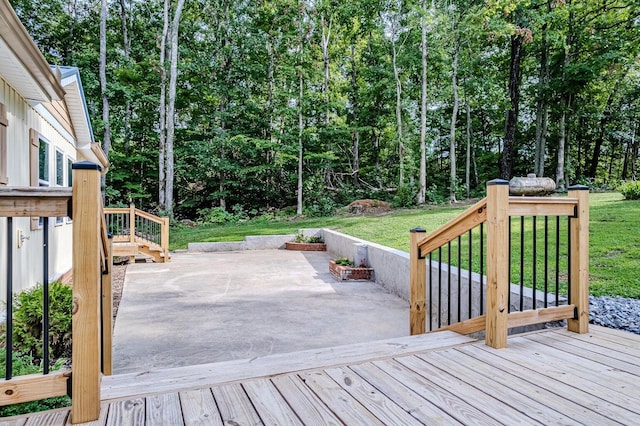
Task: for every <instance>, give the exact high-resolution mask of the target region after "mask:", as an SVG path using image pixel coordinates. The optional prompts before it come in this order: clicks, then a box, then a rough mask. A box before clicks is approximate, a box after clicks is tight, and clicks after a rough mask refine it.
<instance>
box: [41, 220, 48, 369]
mask: <svg viewBox="0 0 640 426" xmlns="http://www.w3.org/2000/svg"><path fill="white" fill-rule="evenodd" d="M42 367H43V369H44V370H43V374H49V218H48V217H43V218H42Z"/></svg>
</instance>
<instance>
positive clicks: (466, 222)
mask: <svg viewBox="0 0 640 426" xmlns="http://www.w3.org/2000/svg"><path fill="white" fill-rule="evenodd" d="M513 216H520V217H521V222H520V223H521V232H522V233H524V217H525V216H532V217H533V230H532V232H533V240H534V242H533V243H532V245H533V255H532V256H533V258H532V260H530V262H533V264H534V266H533V291H532V294H533V297H532V307H533V309H527V308H526V307H524V304H523V293H524V292H525V291H531V290H526V289H525V288H524V278H521V279H520V287H519V298H520V308H519V310H518V311H513V312H512V311H511V309H510V307H511V305H510V299H511V291H512V290H511V286H512V284H511V261H512V258H511V250H513V248H512V242H511V217H513ZM552 216H555V217H556V218H557V223H558V225H557V227H556V232H557V235H558V236H557V237H556V240H555V243H556V247H555V249H554V250H555V252H554V253H555V258H556V266H555V268H556V269H555V277H556V281H555V296H553V295H552V296H551V298H552V299H553V301H554V303H555V305H556V306H551V307H548V306H547V294H546V290H547V282H546V280H550V278H549V277H548V276H547V272H546V269H545V273H544V280H545V283H544V287H543V288H544V290H543V291H544V292H545V293H544V303H543V307H540V308H538V307H537V305H536V300H537V292H539V291H541V290H538V289H536V282H537V281H538V280H539V279H540V277H537V278H536V270H537V266H536V265H535V263H536V261H537V255H536V239H537V238H539V237H538V236H536V229H537V226H536V218H538V217H543V218H544V219H543V220H544V224H545V228H544V244H547V243H548V241H547V240H548V236H547V228H546V226H547V223H548V218H549V217H552ZM560 217H568V218H569V219H568V225H567V228H568V229H567V236H566V240H565V241H563V242H562V243H561V242H560V237H559V229H560V219H559V218H560ZM485 226H486V231H485V229H484V228H485ZM478 228H479V229H478ZM478 231H479V232H478ZM474 232H475V234H473V233H474ZM466 233H468V235H469V237H468V238H469V242H468V244H467V246H466V248H468V250H469V256H468V263H469V270H467V271H463V270H462V268H461V266H462V263H463V261H462V260H461V259H462V257H463V256H461V253H462V246H463V245H464V244H463V243H462V240H461V236H463V235H465V234H466ZM472 235H476V239H479V241H480V243H479V246H480V254H479V261H477V260H476V261H475V262H474V261H472V260H471V253H472V241H471V239H472ZM484 238H486V248H485V246H484ZM521 241H522V242H524V236H523V235H521ZM451 242H454V243H457V247H456V248H457V253H458V254H457V260H456V259H455V257H454V256H452V254H451V253H452V249H451ZM445 245H447V248H446V249H445V251H446V252H448V255H445V254H444V253H443V250H442V248H443V247H444V246H445ZM561 245H566V247H567V263H568V266H567V271H566V276H567V280H568V284H567V287H568V288H567V297H568V303H567V304H564V305H563V304H561V303H560V299H561V298H562V296H561V295H558V291H559V287H560V286H559V284H558V282H559V279H558V277H559V275H560V273H559V271H558V263H559V257H560V250H561V249H560V246H561ZM519 250H520V256H521V257H520V265H521V271H520V273H521V274H522V273H523V272H522V269H523V267H522V265H523V264H524V253H525V251H527V250H525V248H524V244H523V246H522V247H520V249H519ZM543 250H544V261H545V263H546V261H547V258H548V252H547V250H548V248H547V246H546V245H545V247H544V248H543ZM454 251H455V250H454ZM434 252H435V253H436V258H437V261H433V257H432V253H434ZM410 257H411V260H410V268H411V271H410V287H411V288H410V319H409V324H410V332H411V334H421V333H425V332H426V328H427V327H426V323H427V320H428V321H429V326H430V327H429V329H431V325H432V323H433V320H432V318H434V315H432V314H434V313H432V312H430V310H431V307H432V306H434V305H436V306H438V309H444V310H445V311H446V316H447V321H446V322H447V324H446V325H445V326H440V322H441V321H440V316H441V315H442V313H441V312H436V313H435V317H436V318H437V320H436V321H435V322H436V324H437V330H444V329H448V330H454V331H457V332H460V333H463V334H469V333H473V332H477V331H482V330H484V331H485V340H486V344H487V345H489V346H491V347H494V348H502V347H505V346H506V344H507V331H508V329H509V328H513V327H519V326H528V325H532V324H538V323H542V322H549V321H557V320H562V319H567V320H568V321H567V322H568V328H569V330H571V331H575V332H578V333H585V332H587V331H588V322H589V310H588V309H589V300H588V295H589V282H588V277H589V191H588V188H586V187H583V186H574V187H570V188H569V194H568V197H566V198H560V197H553V198H541V197H510V196H509V186H508V182H507V181H501V180H495V181H491V182H489V183H487V197H486V198H485V199H483V200H481V201H479V202H478V203H476V204H475V205H474V206H472V207H470V208H469V209H467V210H466V211H465V212H464V213H462V214H461V215H459V216H458V217H456V218H455V219H453V220H452V221H450V222H449V223H447V224H445V225H444V226H442V227H441V228H439V229H438V230H436V231H435V232H433V233H432V234H430V235H429V236H427V237H425V235H424V230H423V229H419V228H416V229H414V230H412V232H411V253H410ZM443 259H446V264H445V263H444V262H443ZM453 263H457V266H453ZM474 264H475V265H477V267H478V269H479V273H474V272H472V271H471V268H472V265H474ZM545 268H546V265H545ZM427 269H429V273H427ZM433 269H435V270H437V273H436V275H437V276H438V278H439V279H441V278H442V275H443V273H444V274H446V275H447V277H446V279H447V280H448V281H447V285H448V286H449V287H448V288H447V293H446V294H445V296H444V298H445V299H446V303H447V306H446V307H445V308H443V307H442V304H441V302H442V301H441V300H440V299H441V298H442V294H443V291H442V289H440V288H439V289H438V290H436V292H437V295H438V296H437V297H438V301H435V302H437V303H432V302H434V301H432V300H430V298H432V297H434V296H433V291H432V287H433V285H434V284H433V283H434V281H435V279H434V277H433V272H432V270H433ZM443 270H446V272H443ZM485 270H486V276H485V275H484V271H485ZM452 271H453V274H454V275H455V276H456V277H457V283H458V287H457V289H455V288H454V287H455V286H452V282H455V280H456V279H454V278H452ZM462 276H464V277H465V279H464V280H462V279H461V277H462ZM474 276H475V277H476V278H477V279H476V281H478V282H474V283H472V282H473V281H474V279H475V278H474ZM463 281H464V284H463ZM438 284H440V283H438ZM474 285H475V287H474ZM516 287H517V286H516ZM427 288H428V290H427ZM472 290H474V291H475V294H474V296H475V299H474V300H471V299H469V302H468V308H465V307H463V306H462V305H461V302H460V298H461V297H462V294H461V293H462V292H464V293H465V294H468V295H469V297H470V298H471V292H472ZM456 292H457V293H458V294H453V293H456ZM456 297H457V299H456V300H457V316H458V322H456V321H455V319H452V318H451V317H452V315H451V311H452V310H453V311H456V308H455V307H454V306H452V302H451V300H452V299H454V298H456ZM461 311H465V315H466V316H467V318H466V319H464V320H460V315H461V314H460V313H461Z"/></svg>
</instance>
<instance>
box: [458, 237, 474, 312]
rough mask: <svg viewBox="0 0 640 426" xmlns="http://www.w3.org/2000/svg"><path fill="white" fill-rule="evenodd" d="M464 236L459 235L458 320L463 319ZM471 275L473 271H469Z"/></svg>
mask: <svg viewBox="0 0 640 426" xmlns="http://www.w3.org/2000/svg"><path fill="white" fill-rule="evenodd" d="M461 266H462V237H461V236H458V322H460V321H461V315H460V308H461V306H462V293H461V291H462V268H461ZM469 276H471V271H469Z"/></svg>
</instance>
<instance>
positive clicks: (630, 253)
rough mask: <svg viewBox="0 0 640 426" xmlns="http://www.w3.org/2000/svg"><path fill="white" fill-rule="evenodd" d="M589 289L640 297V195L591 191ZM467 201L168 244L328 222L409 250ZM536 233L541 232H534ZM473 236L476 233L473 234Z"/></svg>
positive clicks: (255, 225) (181, 234)
mask: <svg viewBox="0 0 640 426" xmlns="http://www.w3.org/2000/svg"><path fill="white" fill-rule="evenodd" d="M589 199H590V220H591V222H590V230H589V238H590V241H589V243H590V244H589V250H590V271H589V273H590V276H591V280H590V291H591V294H593V295H596V296H599V295H610V296H616V295H619V296H623V297H633V298H640V278H639V277H640V262H638V261H637V259H638V258H640V247H638V245H637V241H636V240H637V239H636V238H635V234H634V233H632V232H629V229H637V228H640V215H639V214H638V212H639V211H640V200H630V201H624V200H623V197H622V195H620V194H619V193H597V194H590V196H589ZM467 207H468V205H462V204H460V205H454V206H450V205H448V204H447V205H443V206H429V207H428V208H426V209H425V208H421V209H412V210H401V211H391V212H389V213H388V214H386V215H383V216H380V215H375V216H343V217H339V216H333V217H324V218H306V219H297V220H292V219H291V217H289V218H279V219H277V220H270V221H254V220H250V221H248V222H245V223H238V224H235V225H229V226H216V227H213V226H209V227H202V228H198V229H188V228H184V229H174V228H172V230H171V247H172V249H176V248H184V247H186V245H187V243H188V242H192V241H240V240H242V239H243V238H244V237H245V236H246V235H277V234H293V233H295V232H297V230H298V229H300V228H322V227H327V228H332V229H336V230H338V231H340V232H344V233H346V234H348V235H352V236H354V237H358V238H362V239H365V240H368V241H372V242H375V243H378V244H382V245H386V246H389V247H393V248H396V249H398V250H403V251H409V230H410V229H412V228H415V227H422V228H424V229H426V230H427V232H431V231H434V230H435V229H437V228H438V227H440V226H442V225H444V224H445V223H446V222H447V221H449V220H451V219H453V218H454V217H455V216H456V215H458V214H459V213H460V212H462V211H463V210H464V209H466V208H467ZM538 236H539V237H541V236H542V233H541V232H540V233H538ZM474 241H478V238H474Z"/></svg>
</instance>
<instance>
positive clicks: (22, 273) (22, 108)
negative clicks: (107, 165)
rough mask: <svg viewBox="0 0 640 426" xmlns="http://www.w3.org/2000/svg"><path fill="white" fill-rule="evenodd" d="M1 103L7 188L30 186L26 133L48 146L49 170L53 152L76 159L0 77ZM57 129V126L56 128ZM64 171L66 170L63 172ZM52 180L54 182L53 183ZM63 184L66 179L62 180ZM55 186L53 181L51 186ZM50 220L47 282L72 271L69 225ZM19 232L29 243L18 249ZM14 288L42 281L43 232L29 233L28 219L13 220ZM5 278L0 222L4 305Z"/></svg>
mask: <svg viewBox="0 0 640 426" xmlns="http://www.w3.org/2000/svg"><path fill="white" fill-rule="evenodd" d="M0 103H3V104H5V106H6V109H7V118H8V122H9V124H8V127H7V158H8V164H7V176H8V186H29V183H30V166H29V145H30V143H29V129H31V128H33V129H35V130H36V131H37V132H38V133H39V134H40V135H42V137H44V138H45V139H47V140H48V141H49V143H50V144H51V147H50V149H51V151H50V155H49V157H50V158H49V160H50V162H49V168H50V170H51V171H55V157H56V156H55V152H56V151H55V150H56V149H58V150H60V151H62V152H63V153H64V154H65V165H64V167H65V168H66V166H67V165H66V159H67V158H70V159H72V160H73V161H75V160H76V159H77V154H76V146H75V141H74V140H70V139H69V138H68V137H66V136H65V135H63V134H61V133H60V132H59V131H58V130H56V128H55V127H54V126H53V125H52V123H50V122H48V121H47V120H46V119H45V118H44V117H43V116H41V115H40V114H38V112H37V111H36V110H35V109H34V107H32V106H31V105H30V104H29V102H28V101H27V100H25V99H24V98H23V97H22V96H21V95H20V94H19V93H17V91H16V90H15V89H14V88H13V87H11V86H10V85H9V84H8V83H7V82H6V81H5V80H4V79H2V76H0ZM58 127H59V126H58ZM65 171H66V169H65ZM52 180H53V179H52ZM65 181H66V179H65ZM53 183H55V181H54V182H53ZM55 222H56V220H55V218H52V219H50V220H49V279H50V280H52V279H57V278H59V277H60V276H62V275H63V274H65V273H66V272H67V271H69V270H70V269H71V255H70V254H71V247H72V225H71V223H69V222H68V221H67V220H64V221H63V223H62V224H61V225H56V224H55ZM18 230H21V231H22V232H23V234H24V235H25V236H26V237H28V238H29V239H28V240H26V241H25V242H24V244H23V245H22V247H21V248H18V245H17V243H18V242H17V232H18ZM13 232H14V234H13V239H14V243H13V247H12V248H11V249H12V253H13V277H14V279H13V288H14V292H15V293H18V292H20V291H22V290H25V289H27V288H30V287H32V286H34V285H35V284H36V283H41V282H42V281H43V264H42V245H43V231H42V229H37V230H33V231H32V230H31V226H30V219H29V218H15V219H14V220H13ZM6 274H7V225H6V219H5V218H0V283H1V284H0V300H2V301H3V302H6V285H7V282H6V281H7V280H6Z"/></svg>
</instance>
